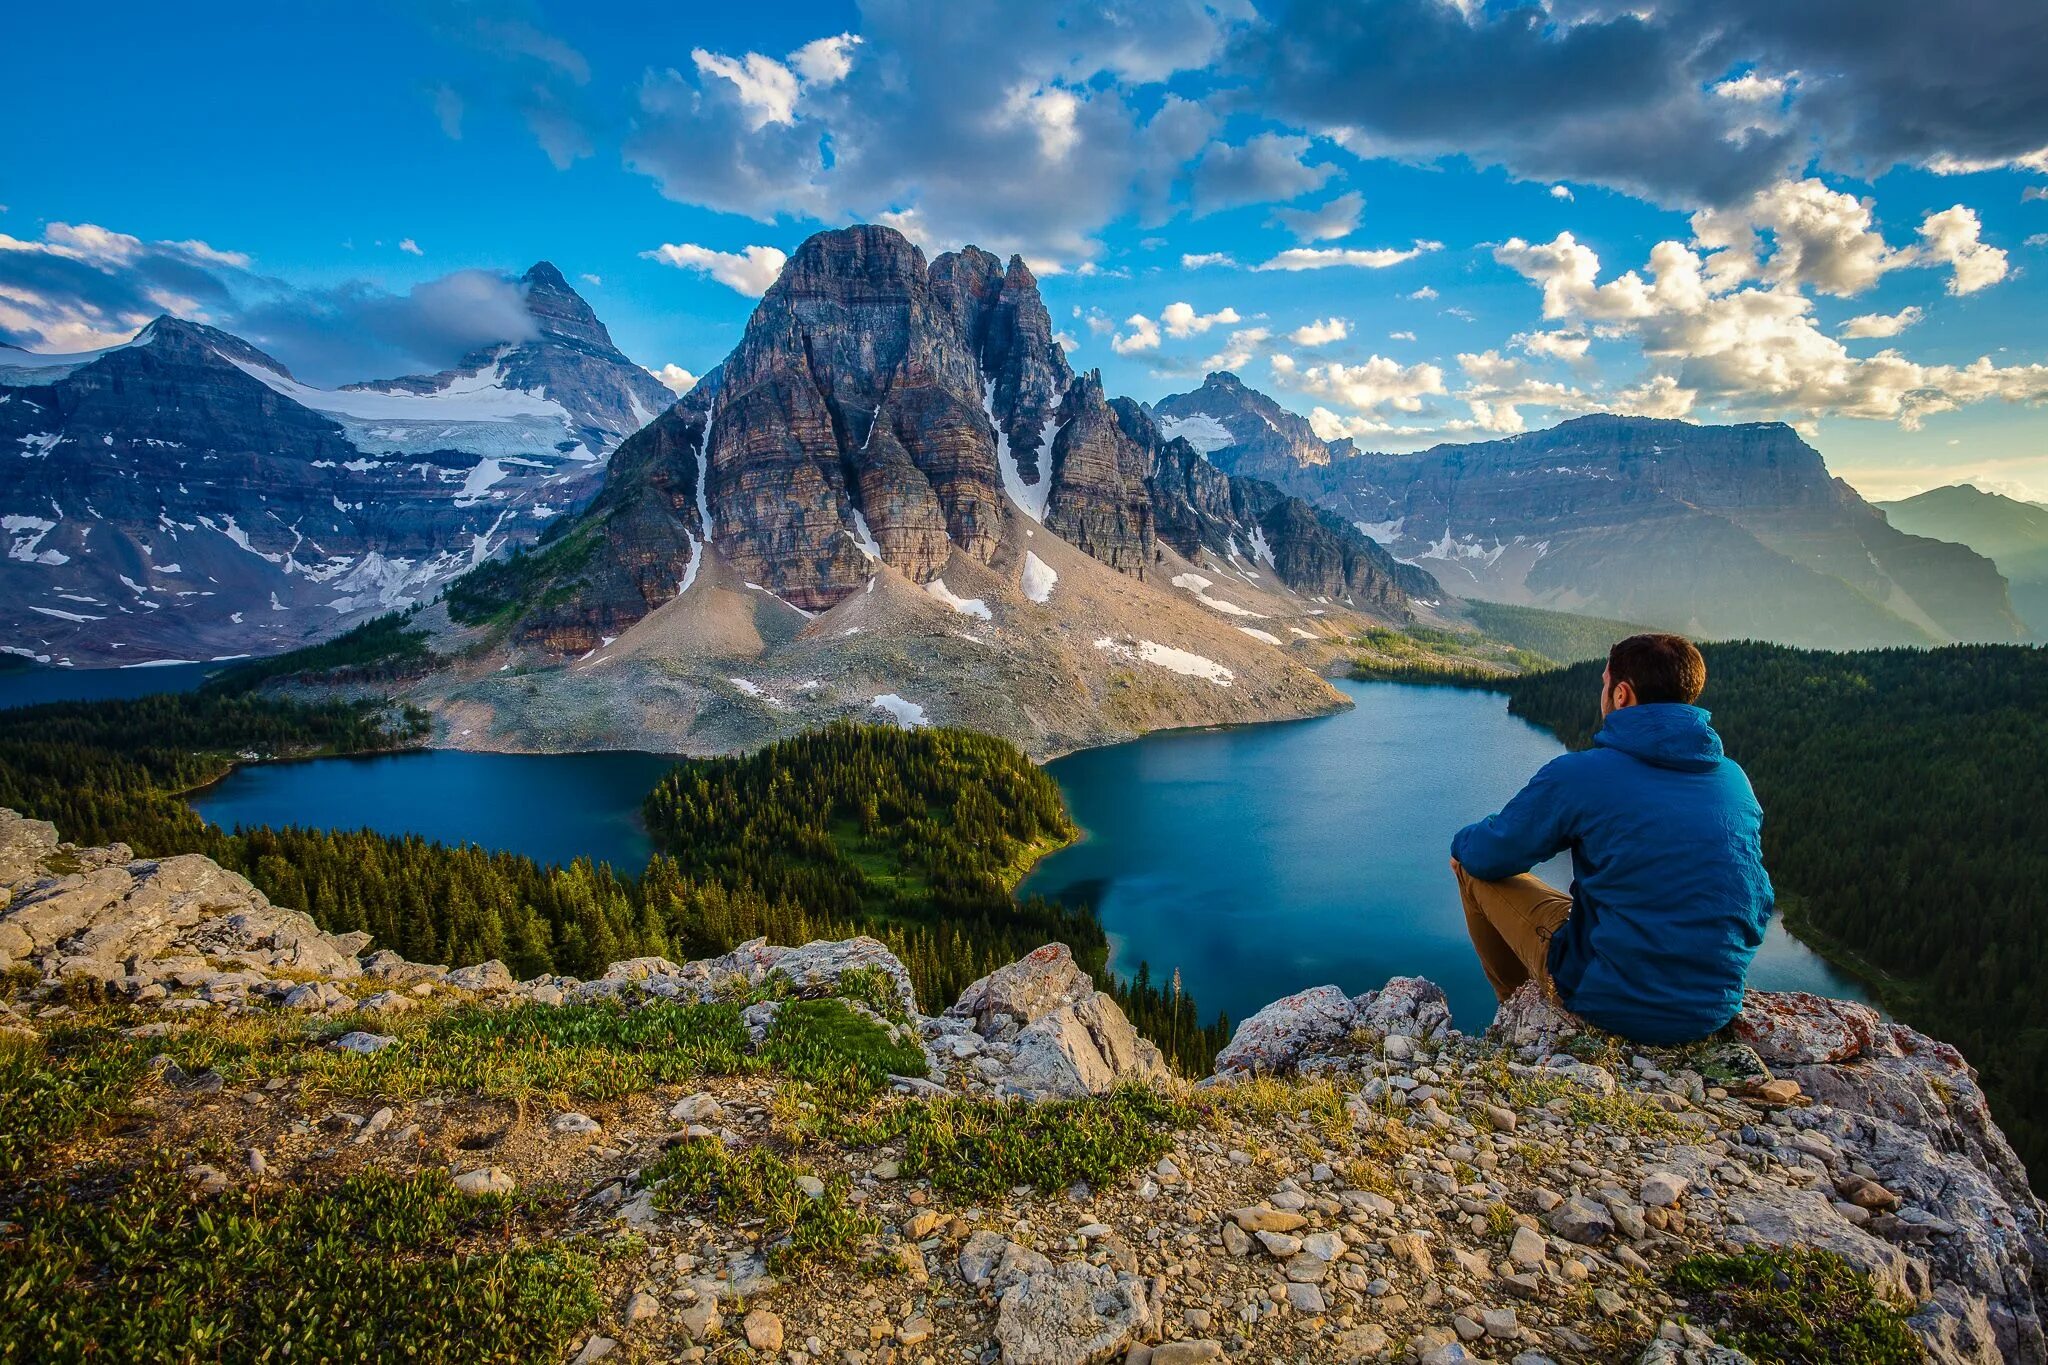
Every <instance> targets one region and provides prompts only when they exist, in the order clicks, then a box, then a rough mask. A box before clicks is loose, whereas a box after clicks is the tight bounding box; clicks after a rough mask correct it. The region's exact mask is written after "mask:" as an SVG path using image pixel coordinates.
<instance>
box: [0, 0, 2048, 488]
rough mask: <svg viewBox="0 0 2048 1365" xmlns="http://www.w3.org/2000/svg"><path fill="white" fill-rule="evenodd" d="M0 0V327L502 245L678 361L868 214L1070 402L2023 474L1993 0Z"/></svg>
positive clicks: (388, 345)
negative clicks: (1657, 418) (1071, 374)
mask: <svg viewBox="0 0 2048 1365" xmlns="http://www.w3.org/2000/svg"><path fill="white" fill-rule="evenodd" d="M194 11H196V12H194ZM10 31H11V36H12V38H13V39H14V43H13V46H14V49H15V51H17V52H18V53H33V54H36V56H35V59H34V60H33V61H28V62H23V61H17V62H16V63H14V64H12V66H13V68H14V69H13V70H11V72H10V77H11V80H10V86H11V98H10V106H11V108H12V110H13V113H12V115H11V118H10V124H11V127H10V132H9V135H8V139H7V143H8V153H7V155H6V158H5V161H4V162H0V204H4V205H5V206H6V211H5V212H4V213H0V234H4V236H0V247H4V248H8V249H4V250H0V339H4V340H7V341H9V342H12V343H14V344H18V345H23V346H27V347H29V348H31V349H38V350H71V349H80V348H83V347H85V346H88V345H93V344H106V342H107V341H108V340H111V339H115V338H118V337H119V336H123V335H126V334H127V333H129V332H132V331H133V330H134V328H135V327H136V326H137V325H139V321H141V320H146V317H147V315H149V314H152V313H154V312H155V311H161V310H162V309H164V308H166V307H168V308H170V309H171V310H172V311H178V312H183V313H186V314H188V315H192V316H197V317H201V318H203V319H205V320H209V321H212V322H215V323H216V324H218V325H221V326H225V327H228V328H230V329H231V330H235V331H237V332H239V333H241V334H243V335H245V336H248V337H250V338H251V339H252V340H255V341H257V342H258V343H259V344H262V345H265V346H266V347H268V348H269V349H271V350H273V351H274V352H275V353H276V354H277V355H278V356H279V357H280V358H281V359H283V360H284V361H286V362H287V363H288V364H290V365H292V366H293V367H294V368H295V369H297V370H299V371H300V372H301V373H302V374H303V375H305V376H307V377H310V378H313V379H315V380H318V381H321V382H337V381H341V380H346V379H355V378H366V377H372V376H376V375H382V374H391V373H399V372H405V371H411V370H421V369H431V368H438V367H440V366H442V365H445V364H447V363H449V362H450V361H452V360H453V359H455V357H456V356H457V355H459V354H460V352H461V350H462V349H464V348H465V347H467V346H469V345H472V344H475V343H477V342H479V341H482V340H488V339H491V338H492V336H493V335H495V333H494V332H493V328H494V327H498V326H499V325H500V324H499V321H498V320H499V319H500V318H501V317H503V316H504V315H505V310H506V308H507V307H508V306H510V303H516V298H512V297H511V296H508V294H507V292H506V291H507V290H508V289H509V286H508V285H506V284H505V283H504V280H505V278H506V277H507V276H508V275H513V274H516V273H517V272H519V271H520V270H523V269H524V268H525V267H526V266H527V265H529V264H530V263H532V262H533V261H535V260H538V259H542V258H546V259H549V260H552V261H554V262H555V263H556V264H558V265H559V266H560V267H561V268H562V269H563V271H564V272H565V273H566V274H567V275H568V276H569V277H570V279H571V280H572V281H573V282H576V283H577V284H578V287H579V288H581V289H582V290H583V291H584V293H585V294H586V296H587V297H588V298H589V299H590V300H591V302H592V303H593V305H594V306H595V307H596V308H597V310H598V311H599V313H600V315H601V316H603V317H604V318H605V320H606V321H607V322H608V323H609V324H610V326H611V328H612V331H613V333H614V336H615V337H616V339H617V340H618V341H619V343H620V345H621V346H622V347H623V348H624V349H625V350H626V351H627V353H628V354H630V355H632V356H633V357H634V358H635V359H636V360H639V361H641V362H642V363H644V364H646V365H648V366H649V367H650V368H653V369H656V370H662V369H663V367H665V366H675V367H677V368H678V370H680V371H683V372H687V373H690V374H698V373H702V372H703V371H704V370H706V369H708V368H709V367H710V366H711V365H713V364H715V363H717V361H718V360H719V359H720V358H721V357H722V356H723V355H724V354H725V352H726V351H727V350H728V349H729V348H730V347H731V345H732V344H733V343H734V341H736V340H737V338H738V336H739V334H740V331H741V328H742V327H743V326H744V323H745V320H746V316H747V314H748V312H749V310H750V309H751V307H752V298H753V296H754V295H755V294H757V293H758V291H759V290H760V289H761V288H763V287H765V284H766V282H767V281H768V280H769V279H772V276H773V268H774V265H775V264H776V262H777V260H778V259H779V258H778V256H777V255H776V253H779V252H787V251H789V250H791V249H793V248H794V246H795V245H796V243H798V242H799V241H801V240H802V239H803V237H804V236H806V235H807V234H808V233H810V232H812V231H815V230H817V229H818V228H820V227H824V226H836V225H839V224H842V223H845V222H849V221H855V220H860V219H870V220H880V221H888V222H893V223H896V224H897V225H899V226H901V227H903V228H904V230H906V231H907V232H909V233H910V234H911V235H912V236H913V237H914V238H916V239H917V240H919V241H920V243H921V244H923V245H925V247H926V249H927V251H929V252H934V253H935V252H937V251H939V250H944V249H947V248H949V247H953V246H957V245H960V244H962V243H964V242H968V241H972V242H976V243H978V244H980V245H983V246H987V247H989V248H991V249H994V250H998V251H1001V252H1004V253H1005V254H1007V253H1009V252H1012V251H1015V252H1019V253H1021V254H1023V255H1024V256H1025V257H1026V258H1027V259H1028V260H1030V261H1032V262H1033V264H1034V266H1035V267H1037V268H1038V270H1039V273H1040V275H1041V280H1042V284H1043V288H1044V293H1045V296H1046V300H1047V303H1048V306H1049V307H1050V308H1051V310H1052V312H1053V316H1054V322H1055V325H1056V326H1057V327H1059V328H1060V329H1061V330H1062V331H1063V333H1064V334H1065V335H1066V336H1067V337H1068V338H1069V339H1070V340H1071V343H1072V354H1071V359H1072V360H1073V362H1074V364H1075V365H1076V366H1077V367H1080V368H1088V367H1100V368H1101V369H1102V370H1103V372H1104V375H1105V378H1106V380H1107V382H1108V384H1109V386H1110V388H1111V390H1112V391H1115V392H1124V393H1129V394H1133V395H1135V396H1138V397H1141V398H1147V399H1153V398H1158V397H1160V396H1162V395H1164V394H1166V393H1170V392H1174V391H1177V390H1180V389H1184V388H1187V387H1191V386H1192V385H1193V384H1195V383H1198V382H1199V381H1200V377H1201V374H1202V373H1203V371H1204V369H1205V368H1209V367H1228V368H1232V369H1235V370H1237V371H1238V372H1239V373H1240V374H1241V375H1242V376H1243V377H1244V378H1245V379H1246V381H1247V382H1249V383H1251V384H1253V385H1255V386H1257V387H1260V388H1263V389H1265V390H1267V391H1268V392H1271V393H1273V394H1274V395H1275V396H1276V397H1278V398H1279V399H1280V400H1281V401H1282V402H1283V403H1286V404H1287V405H1289V406H1290V407H1293V408H1296V409H1297V410H1299V411H1301V412H1303V413H1304V414H1313V419H1314V420H1315V421H1316V423H1317V425H1318V427H1319V429H1322V430H1324V431H1325V433H1326V434H1329V435H1336V434H1340V433H1342V434H1350V435H1352V436H1353V437H1354V438H1355V439H1356V440H1357V441H1358V442H1359V444H1360V445H1361V446H1363V447H1365V448H1368V449H1389V450H1395V449H1410V448H1414V447H1417V446H1419V445H1424V444H1428V443H1431V442H1433V441H1436V440H1472V439H1485V438H1487V437H1490V436H1493V435H1499V434H1506V433H1511V432H1513V431H1516V430H1522V429H1531V428H1536V427H1541V426H1545V425H1549V424H1550V423H1552V422H1554V421H1557V420H1559V419H1560V418H1562V417H1565V416H1570V415H1573V414H1575V413H1578V412H1584V411H1593V410H1600V409H1623V410H1631V411H1641V412H1650V413H1657V414H1662V415H1673V416H1687V417H1691V418H1693V419H1695V420H1702V421H1714V420H1748V419H1754V418H1766V417H1768V418H1782V419H1784V420H1787V421H1792V422H1795V423H1797V424H1799V425H1800V426H1801V428H1802V430H1804V431H1806V432H1807V433H1808V434H1809V435H1810V436H1811V437H1812V438H1813V439H1814V440H1815V441H1816V442H1817V444H1819V446H1820V447H1821V449H1822V451H1823V452H1824V453H1825V454H1826V455H1827V456H1828V458H1829V461H1830V463H1831V465H1832V466H1833V467H1835V468H1836V470H1837V471H1838V472H1840V473H1842V474H1844V475H1845V476H1847V477H1849V478H1850V479H1851V480H1852V481H1853V482H1856V483H1857V484H1858V485H1859V486H1860V487H1863V488H1864V489H1865V490H1866V491H1867V492H1870V493H1872V494H1873V495H1877V496H1889V495H1894V494H1897V493H1900V492H1904V491H1911V490H1913V489H1916V488H1919V487H1924V486H1929V485H1931V484H1934V483H1940V482H1948V481H1952V480H1955V479H1963V478H1968V479H1974V480H1976V481H1978V482H1980V483H1983V484H1985V485H1986V486H1993V487H2000V488H2003V489H2005V490H2007V491H2012V492H2016V493H2019V494H2021V495H2023V496H2031V497H2036V498H2048V409H2044V408H2043V407H2042V406H2041V402H2042V400H2043V399H2044V397H2048V333H2044V330H2043V328H2042V327H2041V326H2040V323H2039V319H2040V318H2041V317H2042V316H2043V315H2044V312H2048V285H2044V278H2048V82H2043V81H2042V80H2041V79H2040V75H2039V73H2040V71H2041V70H2043V69H2044V68H2048V10H2044V8H2043V7H2042V6H2040V5H2039V4H2038V3H2031V2H2028V0H1999V2H1994V0H1960V3H1956V4H1950V5H1945V6H1940V7H1929V6H1925V5H1924V4H1922V5H1908V4H1904V3H1894V0H1862V2H1861V3H1851V0H1813V2H1812V3H1810V4H1804V5H1799V6H1786V5H1784V4H1782V3H1781V2H1780V3H1765V2H1764V0H1723V2H1722V3H1717V4H1712V5H1705V4H1692V3H1676V2H1675V0H1656V2H1655V3H1650V4H1630V5H1628V6H1626V7H1623V6H1621V5H1618V4H1610V3H1607V0H1550V3H1549V4H1548V5H1547V6H1546V7H1542V8H1532V7H1528V6H1513V5H1499V4H1481V3H1477V2H1476V0H1464V3H1452V2H1451V0H1342V2H1341V3H1340V2H1339V0H1301V2H1300V3H1290V4H1282V3H1273V4H1263V3H1262V4H1259V5H1257V6H1256V7H1255V6H1254V5H1252V4H1249V3H1239V0H1217V2H1215V3H1209V4H1204V3H1201V2H1200V0H1132V2H1131V3H1118V2H1116V0H1086V2H1085V3H1071V4H1070V3H1061V2H1060V0H1043V3H1039V4H1035V5H1031V6H1015V5H999V4H977V3H969V2H966V0H962V2H960V3H953V4H948V5H945V6H943V7H940V6H933V5H923V4H912V3H908V0H877V2H875V3H868V4H863V5H851V4H848V5H831V4H825V5H802V6H799V5H777V6H753V7H748V6H720V7H716V8H711V7H699V6H677V5H674V4H666V5H640V4H605V3H585V4H580V5H574V6H571V5H564V4H554V3H540V2H539V0H536V2H535V3H530V4H513V3H473V4H461V3H419V4H391V5H375V4H362V5H343V4H332V3H310V4H304V5H295V6H260V7H259V6H255V5H209V6H203V7H168V6H160V5H149V6H144V5H132V6H130V5H118V4H116V5H100V6H95V7H91V8H89V9H88V8H85V7H69V8H63V7H35V8H33V9H31V10H28V11H24V12H23V13H22V14H20V15H17V16H14V17H13V18H12V19H10ZM665 247H666V248H669V250H667V251H664V250H663V248H665ZM1205 260H1206V262H1207V263H1202V262H1203V261H1205ZM1289 266H1294V267H1304V268H1291V269H1290V268H1286V267H1289ZM1631 272H1634V274H1631ZM508 299H509V303H508ZM1852 320H1854V321H1852ZM670 373H671V374H672V375H673V374H674V373H675V372H674V371H671V372H670ZM678 382H681V380H680V379H679V380H678Z"/></svg>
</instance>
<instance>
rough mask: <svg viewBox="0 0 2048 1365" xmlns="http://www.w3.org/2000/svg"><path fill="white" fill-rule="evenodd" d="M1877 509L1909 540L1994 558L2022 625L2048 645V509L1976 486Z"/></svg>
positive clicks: (1957, 487)
mask: <svg viewBox="0 0 2048 1365" xmlns="http://www.w3.org/2000/svg"><path fill="white" fill-rule="evenodd" d="M1877 506H1878V507H1879V508H1881V509H1882V510H1883V511H1884V514H1885V518H1886V519H1887V520H1888V521H1890V522H1891V524H1892V525H1894V526H1896V527H1898V528H1899V529H1900V530H1901V531H1904V532H1906V533H1907V534H1909V535H1916V536H1933V537H1936V538H1937V539H1940V540H1952V541H1955V542H1956V543H1957V544H1959V545H1967V546H1969V547H1970V548H1971V549H1973V550H1975V551H1976V552H1977V553H1978V554H1980V555H1984V556H1986V557H1987V558H1989V559H1990V560H1991V561H1992V562H1993V563H1995V564H1996V565H1998V571H1999V572H2000V573H2002V574H2004V575H2005V577H2006V580H2007V582H2008V583H2010V584H2011V588H2012V603H2013V609H2014V610H2015V611H2017V612H2018V613H2019V615H2020V619H2021V620H2023V621H2025V622H2026V623H2027V627H2028V629H2030V630H2032V631H2033V633H2034V635H2035V636H2036V637H2037V638H2040V639H2048V507H2044V506H2043V505H2041V504H2040V503H2035V502H2022V501H2020V500H2019V499H2018V498H2009V497H2007V496H2005V495H2004V494H2003V493H1991V492H1987V491H1985V490H1984V489H1981V488H1978V487H1976V486H1974V485H1972V484H1950V485H1948V486H1946V487H1943V488H1930V489H1928V490H1927V491H1926V492H1924V493H1918V494H1915V495H1914V496H1913V497H1910V498H1902V499H1900V500H1898V501H1897V502H1881V503H1878V504H1877Z"/></svg>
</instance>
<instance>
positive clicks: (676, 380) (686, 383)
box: [647, 361, 701, 398]
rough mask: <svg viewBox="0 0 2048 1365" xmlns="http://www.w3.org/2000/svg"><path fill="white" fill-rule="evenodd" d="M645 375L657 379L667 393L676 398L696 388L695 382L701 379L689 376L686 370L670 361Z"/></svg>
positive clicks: (692, 375)
mask: <svg viewBox="0 0 2048 1365" xmlns="http://www.w3.org/2000/svg"><path fill="white" fill-rule="evenodd" d="M647 373H649V374H651V375H653V376H654V377H655V378H656V379H659V380H660V381H661V382H662V383H663V384H664V385H666V386H667V388H668V391H669V392H670V393H673V394H674V395H675V396H676V397H678V398H681V397H682V396H683V395H684V394H686V393H688V392H689V391H690V390H691V389H694V388H696V387H697V380H698V379H699V378H700V377H701V376H699V375H694V374H691V373H690V372H689V371H688V370H686V369H684V368H683V367H682V366H680V365H678V364H676V363H675V362H674V361H670V362H669V363H668V364H666V365H664V366H662V367H661V368H660V369H658V370H649V371H648V372H647Z"/></svg>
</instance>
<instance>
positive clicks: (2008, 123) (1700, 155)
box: [1227, 0, 2048, 207]
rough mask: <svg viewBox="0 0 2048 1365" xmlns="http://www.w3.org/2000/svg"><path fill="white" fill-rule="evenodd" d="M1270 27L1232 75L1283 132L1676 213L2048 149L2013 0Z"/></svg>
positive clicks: (1403, 11) (1253, 38) (2021, 11)
mask: <svg viewBox="0 0 2048 1365" xmlns="http://www.w3.org/2000/svg"><path fill="white" fill-rule="evenodd" d="M1267 19H1268V22H1266V23H1263V24H1259V25H1255V26H1251V27H1249V28H1247V29H1245V30H1244V31H1243V32H1241V33H1240V34H1239V35H1238V37H1237V39H1236V40H1235V42H1234V44H1233V47H1232V52H1231V58H1230V61H1229V63H1228V66H1227V69H1229V70H1230V71H1231V72H1232V73H1233V74H1235V75H1237V76H1238V77H1239V78H1240V79H1242V80H1244V81H1245V82H1246V83H1248V84H1249V85H1250V86H1252V87H1253V88H1254V89H1256V90H1257V91H1258V92H1259V93H1260V96H1261V106H1262V108H1263V110H1264V112H1266V113H1267V114H1268V115H1269V116H1270V117H1274V118H1278V119H1280V120H1282V121H1285V122H1289V123H1292V124H1294V125H1295V126H1298V127H1301V128H1305V129H1306V130H1308V131H1310V132H1320V133H1324V134H1326V135H1329V136H1332V137H1335V138H1337V139H1339V140H1340V141H1342V142H1343V144H1344V145H1345V146H1346V147H1348V148H1350V149H1351V150H1353V151H1356V152H1358V153H1359V154H1361V155H1368V156H1374V155H1378V156H1395V157H1401V158H1406V159H1418V160H1430V159H1434V158H1438V157H1447V156H1465V157H1469V158H1470V159H1471V160H1472V161H1473V162H1475V163H1477V164H1480V165H1496V166H1501V167H1504V168H1505V169H1506V170H1507V171H1509V172H1510V173H1511V174H1513V175H1516V176H1519V177H1522V178H1525V179H1529V180H1537V181H1546V182H1565V181H1571V182H1584V183H1591V184H1599V185H1604V186H1607V187H1609V188H1614V189H1620V190H1623V191H1626V192H1628V193H1631V194H1639V195H1642V196H1645V197H1648V198H1651V199H1653V200H1655V201H1657V202H1659V203H1664V204H1669V205H1674V206H1683V207H1694V206H1698V205H1701V204H1709V205H1714V204H1726V203H1731V202H1735V201H1738V200H1740V199H1741V198H1743V197H1744V196H1746V195H1749V194H1751V193H1754V192H1755V191H1757V190H1759V189H1761V188H1764V187H1765V186H1767V185H1770V184H1772V183H1774V182H1776V181H1779V180H1784V179H1788V178H1791V177H1793V176H1796V175H1797V174H1798V173H1800V172H1801V171H1803V170H1804V169H1805V168H1806V167H1807V165H1808V164H1809V163H1810V162H1811V161H1813V160H1814V159H1815V158H1816V157H1818V159H1819V161H1820V163H1821V164H1822V165H1823V166H1824V167H1827V168H1831V169H1836V170H1842V171H1848V172H1854V173H1857V174H1861V175H1867V176H1875V175H1877V174H1880V173H1881V172H1883V171H1884V170H1885V169H1887V168H1889V167H1891V166H1895V165H1901V164H1906V165H1919V166H1927V167H1930V168H1935V169H1944V168H1954V169H1968V168H1978V167H1985V166H2005V165H2023V166H2024V165H2031V164H2032V162H2031V160H2030V158H2032V157H2034V156H2037V155H2039V154H2040V153H2041V152H2042V151H2043V143H2044V141H2048V138H2044V136H2043V128H2044V123H2048V117H2044V115H2048V109H2044V101H2048V96H2044V95H2043V93H2042V86H2041V82H2040V71H2041V68H2042V65H2043V61H2044V58H2048V53H2044V50H2043V48H2044V42H2048V33H2044V30H2043V28H2042V26H2041V24H2040V22H2039V16H2038V13H2037V12H2036V11H2035V10H2034V9H2033V8H2032V7H2030V6H2028V5H2024V4H2014V3H2011V0H1954V3H1951V4H1946V5H1926V4H1916V3H1909V0H1880V2H1879V3H1862V2H1861V0H1814V3H1809V4H1799V5H1787V4H1784V3H1781V0H1660V3H1658V4H1655V5H1619V4H1596V3H1588V4H1572V5H1569V6H1560V5H1557V4H1552V5H1549V6H1536V5H1514V6H1484V7H1482V6H1476V5H1473V6H1465V5H1456V4H1447V3H1444V0H1293V2H1292V3H1286V4H1282V5H1280V6H1278V7H1277V8H1275V9H1274V10H1273V11H1271V12H1270V13H1269V14H1268V15H1267ZM1802 72H1816V73H1819V72H1824V73H1825V78H1814V79H1808V78H1806V77H1805V76H1802V75H1800V74H1799V73H1802Z"/></svg>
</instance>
